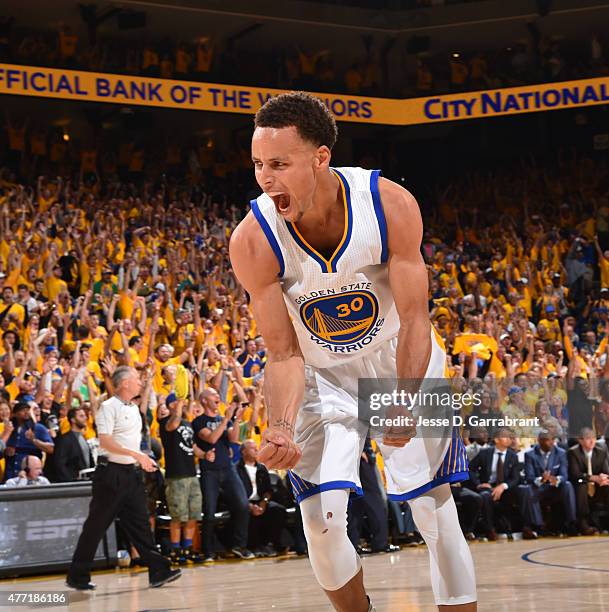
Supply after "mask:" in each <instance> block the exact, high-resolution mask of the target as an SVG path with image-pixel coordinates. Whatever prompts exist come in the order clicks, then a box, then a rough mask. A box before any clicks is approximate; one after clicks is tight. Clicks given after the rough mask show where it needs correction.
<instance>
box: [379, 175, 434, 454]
mask: <svg viewBox="0 0 609 612" xmlns="http://www.w3.org/2000/svg"><path fill="white" fill-rule="evenodd" d="M379 192H380V195H381V201H382V202H383V209H384V212H385V219H386V222H387V246H388V254H389V258H388V262H387V265H388V270H389V284H390V286H391V293H392V294H393V299H394V302H395V306H396V309H397V312H398V316H399V319H400V329H399V333H398V346H397V353H396V369H397V378H398V379H401V382H399V386H400V387H401V388H404V389H405V390H406V391H411V392H416V391H417V389H416V388H413V385H412V383H410V384H409V383H408V382H406V380H405V379H417V378H419V379H420V378H423V377H424V376H425V372H426V370H427V366H428V364H429V359H430V356H431V323H430V321H429V309H428V302H427V298H428V276H427V268H426V267H425V262H424V261H423V257H422V255H421V251H420V247H421V239H422V236H423V223H422V221H421V213H420V211H419V205H418V204H417V201H416V200H415V199H414V197H413V196H412V195H411V194H410V193H409V192H408V191H406V189H404V188H403V187H401V186H399V185H397V184H395V183H392V182H391V181H389V180H387V179H383V178H381V179H379ZM409 439H410V436H409V435H408V432H407V431H402V432H401V433H395V434H390V435H386V436H385V440H384V442H385V443H386V444H389V445H391V446H403V445H404V444H406V443H407V442H408V440H409Z"/></svg>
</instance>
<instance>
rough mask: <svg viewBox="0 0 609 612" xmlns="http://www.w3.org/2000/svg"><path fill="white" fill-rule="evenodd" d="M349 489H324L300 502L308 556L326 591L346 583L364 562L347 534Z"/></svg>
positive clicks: (318, 580)
mask: <svg viewBox="0 0 609 612" xmlns="http://www.w3.org/2000/svg"><path fill="white" fill-rule="evenodd" d="M348 501H349V491H347V490H346V489H336V490H333V491H322V492H321V493H319V494H318V495H312V496H311V497H308V498H307V499H304V500H303V501H302V502H301V503H300V511H301V514H302V523H303V526H304V533H305V536H306V538H307V543H308V545H309V559H310V561H311V566H312V567H313V572H314V573H315V577H316V578H317V582H319V584H320V585H321V587H322V588H323V589H325V590H326V591H336V590H338V589H340V588H341V587H343V586H345V584H347V582H349V580H351V579H352V578H353V577H354V576H355V575H356V574H357V573H358V572H359V570H360V568H361V562H360V559H359V556H358V554H357V553H356V552H355V548H353V544H351V541H350V540H349V538H348V537H347V503H348Z"/></svg>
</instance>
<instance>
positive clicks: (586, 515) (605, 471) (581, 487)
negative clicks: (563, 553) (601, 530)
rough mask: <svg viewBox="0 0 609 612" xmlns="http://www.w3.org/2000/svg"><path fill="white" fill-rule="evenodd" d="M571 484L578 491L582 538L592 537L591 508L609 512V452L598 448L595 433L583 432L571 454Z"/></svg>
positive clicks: (593, 531)
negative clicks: (593, 505) (602, 507)
mask: <svg viewBox="0 0 609 612" xmlns="http://www.w3.org/2000/svg"><path fill="white" fill-rule="evenodd" d="M568 459H569V480H571V482H572V483H573V486H574V487H575V500H576V507H577V521H578V523H579V530H580V532H581V533H582V535H592V534H594V533H596V531H597V530H596V529H595V528H594V527H593V526H591V525H590V511H591V504H596V505H600V506H604V507H605V508H606V509H609V458H608V453H607V449H606V448H603V447H601V446H599V445H597V444H596V435H595V434H594V432H593V431H592V429H590V428H587V427H585V428H584V429H582V430H581V433H580V436H579V439H578V443H577V444H576V445H575V446H572V447H571V448H570V449H569V452H568Z"/></svg>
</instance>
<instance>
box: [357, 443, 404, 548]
mask: <svg viewBox="0 0 609 612" xmlns="http://www.w3.org/2000/svg"><path fill="white" fill-rule="evenodd" d="M377 473H378V470H377V467H376V453H375V452H374V449H373V448H372V443H371V442H370V438H366V442H365V443H364V452H363V453H362V456H361V458H360V462H359V477H360V481H361V483H362V491H363V493H364V494H363V496H360V497H356V498H354V499H352V500H351V502H350V503H349V506H348V508H347V517H348V522H347V534H348V536H349V539H350V540H351V542H352V543H353V546H354V547H355V549H356V550H357V551H358V552H359V553H360V554H361V553H370V552H375V553H376V552H397V551H398V550H400V547H399V546H394V545H393V544H389V526H388V523H387V502H386V501H385V499H384V498H383V496H382V495H381V489H380V486H379V481H378V477H377ZM364 516H366V517H368V525H369V527H370V549H368V548H362V547H360V535H361V528H362V524H363V522H364Z"/></svg>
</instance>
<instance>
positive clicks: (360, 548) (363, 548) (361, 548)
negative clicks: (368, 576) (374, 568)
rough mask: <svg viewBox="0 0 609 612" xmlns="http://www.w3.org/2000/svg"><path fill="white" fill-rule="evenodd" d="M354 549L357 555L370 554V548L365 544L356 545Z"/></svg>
mask: <svg viewBox="0 0 609 612" xmlns="http://www.w3.org/2000/svg"><path fill="white" fill-rule="evenodd" d="M355 551H356V552H357V554H358V555H370V554H372V549H371V548H367V547H366V546H358V547H357V548H356V549H355Z"/></svg>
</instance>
